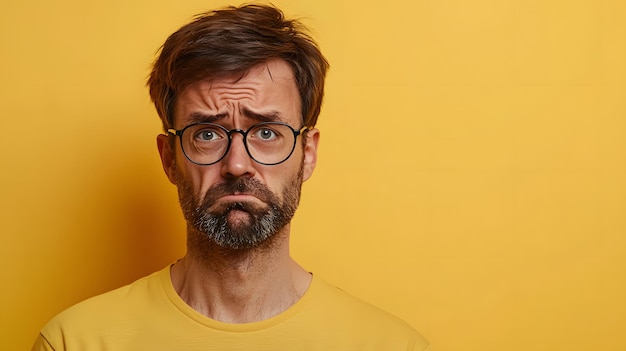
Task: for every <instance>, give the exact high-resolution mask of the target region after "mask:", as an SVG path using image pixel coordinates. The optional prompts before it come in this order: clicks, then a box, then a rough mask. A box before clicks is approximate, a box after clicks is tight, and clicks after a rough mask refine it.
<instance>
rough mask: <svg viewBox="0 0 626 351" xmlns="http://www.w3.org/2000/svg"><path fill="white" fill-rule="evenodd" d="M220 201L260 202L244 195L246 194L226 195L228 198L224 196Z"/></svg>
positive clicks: (253, 197)
mask: <svg viewBox="0 0 626 351" xmlns="http://www.w3.org/2000/svg"><path fill="white" fill-rule="evenodd" d="M220 200H224V201H232V202H239V201H259V199H258V198H257V197H255V196H253V195H244V194H240V195H226V196H222V197H221V198H220Z"/></svg>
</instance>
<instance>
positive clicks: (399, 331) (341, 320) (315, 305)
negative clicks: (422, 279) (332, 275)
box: [309, 278, 428, 351]
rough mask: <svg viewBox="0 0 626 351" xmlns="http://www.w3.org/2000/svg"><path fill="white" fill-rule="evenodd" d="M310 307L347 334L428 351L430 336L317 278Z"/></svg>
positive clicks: (408, 348) (320, 316) (409, 348)
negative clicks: (427, 337) (428, 338)
mask: <svg viewBox="0 0 626 351" xmlns="http://www.w3.org/2000/svg"><path fill="white" fill-rule="evenodd" d="M313 288H314V291H312V294H311V299H310V301H309V306H310V307H312V310H314V311H315V313H316V314H317V316H318V317H319V318H320V319H326V320H331V321H333V324H334V326H335V327H337V328H338V329H339V330H341V331H342V332H343V333H355V334H358V335H359V336H360V337H361V338H362V339H370V340H371V342H380V340H392V341H393V342H402V343H404V344H403V345H405V347H406V349H407V350H419V351H422V350H425V349H426V347H427V346H428V342H427V341H426V339H425V338H424V337H423V336H422V335H421V334H420V333H419V332H417V331H416V330H415V329H414V328H413V327H412V326H410V325H409V324H408V323H406V322H405V321H403V320H402V319H400V318H398V317H397V316H395V315H393V314H391V313H389V312H387V311H384V310H382V309H381V308H379V307H376V306H374V305H372V304H370V303H368V302H365V301H363V300H361V299H359V298H357V297H355V296H353V295H351V294H349V293H347V292H346V291H344V290H342V289H340V288H338V287H336V286H334V285H332V284H329V283H327V282H325V281H324V280H322V279H320V278H316V280H315V286H314V287H313Z"/></svg>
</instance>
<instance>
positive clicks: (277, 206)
mask: <svg viewBox="0 0 626 351" xmlns="http://www.w3.org/2000/svg"><path fill="white" fill-rule="evenodd" d="M178 176H179V177H178V180H179V182H178V197H179V200H180V204H181V208H182V211H183V215H184V217H185V219H186V221H187V223H188V224H187V225H188V226H191V228H193V229H194V230H195V231H196V232H198V233H201V234H202V236H203V239H208V240H209V241H211V242H213V243H215V244H217V245H218V246H219V247H221V248H222V249H226V250H249V249H252V248H256V247H259V246H261V245H262V244H266V243H268V242H270V241H271V239H272V238H273V237H275V235H276V234H277V233H278V232H280V231H281V230H282V229H283V228H284V227H285V226H286V225H287V224H288V223H289V222H291V219H292V218H293V216H294V214H295V212H296V209H297V208H298V204H299V202H300V192H301V189H302V165H301V166H300V169H299V171H298V172H296V173H295V174H293V175H291V176H290V177H289V178H288V180H287V182H285V184H284V188H283V191H282V199H281V198H279V197H278V196H277V195H276V194H274V193H273V192H272V191H271V190H270V189H269V188H268V187H267V186H266V185H265V184H263V183H261V182H260V181H258V180H256V179H253V178H249V177H238V178H232V179H228V180H227V181H225V182H223V183H220V184H217V185H214V186H212V187H211V188H209V189H208V190H207V192H206V195H205V196H204V198H203V199H198V198H197V196H196V195H195V193H194V190H193V186H192V184H191V182H189V181H188V180H186V179H185V178H184V176H183V175H182V174H178ZM237 193H245V194H250V195H253V196H255V197H256V198H258V199H259V200H261V202H263V204H264V205H259V204H257V203H256V202H255V203H252V202H248V201H241V202H227V203H222V204H217V202H218V200H219V199H220V198H221V197H222V196H226V195H232V194H237ZM233 212H238V213H237V216H235V214H234V213H233ZM242 217H243V218H242Z"/></svg>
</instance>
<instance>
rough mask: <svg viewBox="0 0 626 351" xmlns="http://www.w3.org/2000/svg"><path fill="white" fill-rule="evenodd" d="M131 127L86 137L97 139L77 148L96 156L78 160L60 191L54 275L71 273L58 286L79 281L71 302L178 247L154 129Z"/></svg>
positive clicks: (178, 227)
mask: <svg viewBox="0 0 626 351" xmlns="http://www.w3.org/2000/svg"><path fill="white" fill-rule="evenodd" d="M132 118H137V117H136V116H133V117H132ZM121 120H123V119H118V121H121ZM117 123H118V124H119V122H117ZM109 128H110V127H109ZM113 128H116V129H118V130H119V129H124V128H125V127H123V128H120V126H119V125H118V126H115V127H113ZM138 128H141V129H142V130H141V131H139V130H137V131H134V132H133V131H132V130H130V131H129V132H128V133H126V134H127V135H121V136H119V137H118V138H110V137H103V138H101V139H100V140H98V142H92V143H91V144H97V145H95V146H89V148H90V149H88V150H85V151H83V152H84V153H90V158H89V159H92V160H97V161H87V162H83V163H82V164H81V166H80V168H79V175H77V177H78V178H76V182H75V183H74V184H72V186H71V187H72V189H70V190H68V191H67V194H68V197H69V199H68V200H66V202H65V203H66V204H67V206H68V213H67V214H65V216H67V217H69V222H68V225H67V228H66V231H65V233H60V234H61V235H60V236H59V238H60V237H62V238H63V239H62V242H59V243H58V244H57V245H58V247H57V249H58V250H60V251H62V255H63V256H64V257H66V258H65V259H64V260H63V261H62V262H61V265H60V266H56V267H55V269H58V271H57V272H56V273H54V274H57V275H59V276H60V277H61V279H62V280H66V279H68V278H67V277H68V273H70V274H69V276H71V278H69V280H68V281H67V282H66V283H67V284H68V285H66V284H61V285H60V286H61V287H63V286H76V285H77V282H79V285H80V287H78V290H73V289H72V294H73V299H74V301H72V303H73V302H77V301H79V300H82V299H83V298H86V297H89V296H93V295H95V294H99V293H102V292H105V291H108V290H111V289H114V288H116V287H119V286H122V285H125V284H128V283H130V282H132V281H134V280H136V279H137V278H139V277H142V276H144V275H147V274H149V273H151V272H153V271H155V270H159V269H161V268H163V267H165V266H166V265H168V264H170V263H172V262H173V261H174V260H176V259H177V258H179V257H181V256H182V254H183V253H184V247H185V235H184V222H183V221H182V215H181V214H180V209H179V207H178V198H177V195H176V188H175V187H174V186H173V185H172V184H170V183H169V182H168V181H167V178H166V176H165V175H164V173H163V171H162V168H161V165H160V161H159V158H158V153H157V150H156V146H155V141H154V136H155V135H150V133H147V132H145V130H147V129H149V128H148V127H145V128H143V127H138ZM105 129H106V128H105ZM138 135H139V136H140V137H139V138H138ZM144 136H145V137H144ZM82 159H83V160H84V159H88V158H82ZM69 186H70V185H69V184H68V187H69ZM57 288H58V287H57ZM62 290H66V289H62ZM67 290H69V289H67Z"/></svg>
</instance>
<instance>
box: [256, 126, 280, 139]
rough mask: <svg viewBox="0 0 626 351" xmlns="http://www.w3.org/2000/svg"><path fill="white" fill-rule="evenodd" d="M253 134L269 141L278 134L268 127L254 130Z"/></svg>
mask: <svg viewBox="0 0 626 351" xmlns="http://www.w3.org/2000/svg"><path fill="white" fill-rule="evenodd" d="M254 136H255V137H257V138H259V139H260V140H264V141H269V140H274V139H276V138H277V137H278V134H277V133H276V132H275V131H274V130H272V129H270V128H261V129H259V130H258V131H255V132H254Z"/></svg>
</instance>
